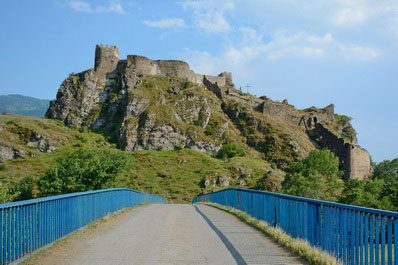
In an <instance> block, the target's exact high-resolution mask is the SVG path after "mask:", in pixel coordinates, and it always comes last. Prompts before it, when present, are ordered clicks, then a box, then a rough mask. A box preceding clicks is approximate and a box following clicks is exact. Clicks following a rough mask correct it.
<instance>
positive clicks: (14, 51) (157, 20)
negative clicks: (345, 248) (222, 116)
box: [0, 0, 398, 162]
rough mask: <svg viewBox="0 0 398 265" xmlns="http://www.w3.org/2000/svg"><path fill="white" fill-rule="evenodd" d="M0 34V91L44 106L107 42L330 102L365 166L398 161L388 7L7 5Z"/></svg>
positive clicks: (395, 9) (393, 17)
mask: <svg viewBox="0 0 398 265" xmlns="http://www.w3.org/2000/svg"><path fill="white" fill-rule="evenodd" d="M0 34H1V36H2V38H1V41H0V84H1V85H0V94H11V93H19V94H23V95H28V96H34V97H38V98H47V99H53V98H55V95H56V92H57V90H58V88H59V85H60V83H61V82H62V80H63V79H65V78H66V77H67V75H68V74H69V73H71V72H79V71H82V70H85V69H88V68H92V67H93V63H94V49H95V45H96V44H97V43H103V44H112V45H116V46H118V47H119V50H120V54H121V58H125V57H126V55H127V54H140V55H144V56H147V57H149V58H152V59H181V60H185V61H187V62H188V63H189V64H190V65H191V68H192V69H193V70H194V71H196V72H199V73H205V74H218V73H220V72H223V71H231V72H232V73H233V78H234V82H235V85H236V86H237V87H239V86H242V87H243V89H244V90H246V88H244V87H245V86H246V85H250V86H251V87H250V88H249V92H250V93H252V94H255V95H258V96H261V95H266V96H268V97H270V98H272V99H274V100H283V99H285V98H286V99H288V100H289V103H291V104H293V105H295V106H296V107H297V108H305V107H310V106H317V107H323V106H326V105H328V104H330V103H334V104H335V105H336V112H337V113H340V114H346V115H348V116H351V117H352V118H353V120H352V123H353V125H354V127H355V129H356V130H357V133H358V138H359V144H360V145H361V146H363V147H365V148H366V149H368V151H369V152H370V154H371V156H372V158H373V160H374V161H378V162H379V161H382V160H384V159H392V158H395V157H398V137H397V136H398V104H397V99H398V1H397V0H377V1H374V0H317V1H314V0H203V1H202V0H199V1H191V0H181V1H165V0H162V1H161V0H154V1H148V0H145V1H144V0H142V1H129V0H120V1H116V0H102V1H90V0H41V1H30V0H18V1H11V0H8V1H1V3H0Z"/></svg>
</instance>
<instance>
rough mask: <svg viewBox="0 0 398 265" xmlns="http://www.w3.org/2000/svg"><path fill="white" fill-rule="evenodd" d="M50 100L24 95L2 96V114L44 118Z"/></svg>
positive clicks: (0, 110) (0, 104)
mask: <svg viewBox="0 0 398 265" xmlns="http://www.w3.org/2000/svg"><path fill="white" fill-rule="evenodd" d="M49 104H50V100H47V99H37V98H33V97H27V96H23V95H0V113H3V112H8V113H13V114H18V115H24V116H33V117H39V118H43V117H44V114H45V113H46V111H47V109H48V105H49Z"/></svg>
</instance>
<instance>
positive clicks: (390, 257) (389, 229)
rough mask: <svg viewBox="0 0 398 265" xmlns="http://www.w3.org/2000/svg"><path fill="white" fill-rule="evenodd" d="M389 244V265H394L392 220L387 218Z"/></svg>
mask: <svg viewBox="0 0 398 265" xmlns="http://www.w3.org/2000/svg"><path fill="white" fill-rule="evenodd" d="M387 224H388V228H387V239H388V240H387V243H388V248H387V255H388V265H392V218H391V217H387Z"/></svg>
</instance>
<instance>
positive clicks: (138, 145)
mask: <svg viewBox="0 0 398 265" xmlns="http://www.w3.org/2000/svg"><path fill="white" fill-rule="evenodd" d="M118 56H119V52H118V50H117V48H116V47H114V46H111V47H104V46H97V49H96V56H95V67H94V69H90V70H87V71H84V72H82V73H78V74H73V75H71V76H69V77H68V78H67V79H66V80H65V81H64V82H63V83H62V84H61V87H60V89H59V91H58V94H57V99H56V100H55V101H53V102H51V104H50V107H49V109H48V111H47V113H46V117H47V118H52V119H57V120H61V121H63V122H64V123H65V124H67V125H73V124H77V125H82V126H87V127H89V128H92V129H96V130H100V131H102V132H104V133H105V134H106V135H107V136H108V137H109V138H110V139H111V140H113V141H114V142H116V143H117V145H118V146H119V148H121V149H123V150H129V151H130V150H151V149H152V150H153V149H163V150H171V149H176V148H191V149H196V150H199V151H210V152H216V151H217V150H218V149H219V148H220V147H221V146H222V145H223V144H225V143H228V142H237V143H239V144H240V145H242V146H243V147H244V148H246V149H247V150H249V152H253V154H254V155H261V156H262V157H263V158H264V159H266V160H267V161H268V162H269V163H272V164H275V166H277V167H279V168H281V169H286V168H288V166H289V165H290V164H291V163H292V162H294V161H296V160H297V159H299V158H300V157H303V156H305V155H306V154H307V153H308V152H309V151H310V150H312V149H314V148H322V147H327V148H329V149H331V150H332V151H333V152H335V154H336V155H337V156H339V158H340V162H341V163H340V166H341V169H342V170H344V171H345V172H346V178H352V177H355V178H366V177H368V176H369V175H370V172H371V171H370V158H369V154H368V153H367V152H366V150H364V149H362V148H360V147H359V146H357V144H356V135H355V130H354V129H353V128H352V126H351V125H350V123H349V119H348V118H347V117H345V116H340V115H335V114H334V106H333V105H330V106H328V107H326V108H323V109H318V108H315V107H312V108H309V109H305V110H298V109H296V108H294V107H293V106H292V105H289V104H288V102H287V101H284V102H275V101H272V100H270V99H268V98H266V97H260V98H257V97H254V96H251V95H249V94H242V93H241V92H240V91H238V90H236V89H235V88H234V86H233V83H232V75H231V73H226V72H224V73H222V74H220V75H219V76H207V75H200V74H196V73H194V72H193V71H192V70H190V68H189V65H188V64H187V63H185V62H182V61H171V60H167V61H162V60H158V61H154V60H150V59H148V58H146V57H143V56H137V55H129V56H128V57H127V60H119V58H118Z"/></svg>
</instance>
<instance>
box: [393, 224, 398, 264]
mask: <svg viewBox="0 0 398 265" xmlns="http://www.w3.org/2000/svg"><path fill="white" fill-rule="evenodd" d="M397 236H398V219H394V260H395V262H394V265H398V257H397V256H398V241H397Z"/></svg>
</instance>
